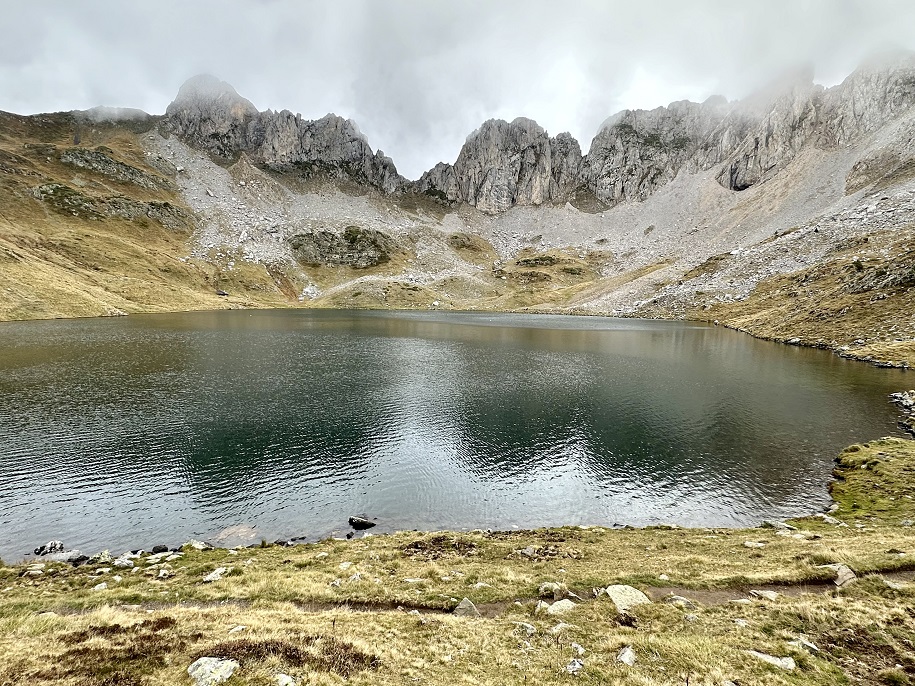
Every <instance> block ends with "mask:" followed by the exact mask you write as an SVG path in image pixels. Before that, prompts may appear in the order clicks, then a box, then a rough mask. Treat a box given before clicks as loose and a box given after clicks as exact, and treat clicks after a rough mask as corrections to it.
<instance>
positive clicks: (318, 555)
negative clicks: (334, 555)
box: [315, 553, 330, 560]
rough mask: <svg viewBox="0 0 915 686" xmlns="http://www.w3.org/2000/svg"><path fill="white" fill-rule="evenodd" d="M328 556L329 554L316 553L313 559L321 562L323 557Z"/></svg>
mask: <svg viewBox="0 0 915 686" xmlns="http://www.w3.org/2000/svg"><path fill="white" fill-rule="evenodd" d="M328 555H330V553H318V554H317V555H315V559H316V560H323V559H324V558H325V557H327V556H328Z"/></svg>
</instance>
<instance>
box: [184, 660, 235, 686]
mask: <svg viewBox="0 0 915 686" xmlns="http://www.w3.org/2000/svg"><path fill="white" fill-rule="evenodd" d="M238 667H239V665H238V663H237V662H236V661H235V660H224V659H222V658H218V657H201V658H199V659H198V660H196V661H195V662H194V663H193V664H192V665H191V666H190V667H188V668H187V673H188V674H189V675H190V677H191V678H192V679H193V680H194V683H195V685H196V686H215V684H221V683H223V682H225V681H228V679H229V677H231V676H232V674H234V673H235V670H236V669H238Z"/></svg>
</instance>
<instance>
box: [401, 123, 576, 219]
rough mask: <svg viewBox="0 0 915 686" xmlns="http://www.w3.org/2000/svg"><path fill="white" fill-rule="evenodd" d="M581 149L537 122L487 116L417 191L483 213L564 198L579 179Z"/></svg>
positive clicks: (419, 184) (423, 178) (566, 136)
mask: <svg viewBox="0 0 915 686" xmlns="http://www.w3.org/2000/svg"><path fill="white" fill-rule="evenodd" d="M581 159H582V158H581V148H580V147H579V145H578V141H576V140H575V139H574V138H572V136H571V135H569V134H568V133H562V134H560V135H559V136H557V137H556V138H550V137H549V135H548V134H547V132H546V131H544V130H543V129H542V128H541V127H540V126H538V125H537V122H535V121H532V120H530V119H524V118H518V119H515V120H514V121H512V122H511V123H509V122H506V121H503V120H501V119H490V120H489V121H487V122H485V123H484V124H483V126H481V127H480V128H479V129H477V130H476V131H474V132H473V133H472V134H470V136H468V137H467V141H466V142H465V143H464V146H463V147H462V148H461V152H460V154H459V155H458V158H457V161H455V163H454V165H450V164H444V163H439V164H437V165H436V166H435V167H433V168H432V169H431V170H430V171H428V172H426V173H425V174H423V176H422V178H420V180H419V181H418V182H417V187H418V189H419V190H420V191H421V192H424V193H427V194H429V195H433V196H437V197H440V198H442V199H446V200H448V201H450V202H455V201H463V202H466V203H468V204H469V205H474V206H476V207H477V208H478V209H480V210H482V211H484V212H489V213H493V212H502V211H504V210H507V209H509V208H510V207H512V206H513V205H541V204H543V203H545V202H549V201H551V200H560V199H565V198H566V197H567V196H568V194H569V191H570V190H571V189H572V188H574V187H575V186H577V185H579V183H580V175H579V171H580V167H581Z"/></svg>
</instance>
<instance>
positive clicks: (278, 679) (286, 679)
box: [242, 181, 295, 686]
mask: <svg viewBox="0 0 915 686" xmlns="http://www.w3.org/2000/svg"><path fill="white" fill-rule="evenodd" d="M242 183H244V181H242ZM273 681H274V682H275V683H276V686H295V679H293V678H292V677H291V676H289V675H288V674H282V673H280V674H277V675H275V676H274V677H273Z"/></svg>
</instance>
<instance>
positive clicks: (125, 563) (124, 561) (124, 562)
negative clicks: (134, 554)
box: [112, 555, 133, 569]
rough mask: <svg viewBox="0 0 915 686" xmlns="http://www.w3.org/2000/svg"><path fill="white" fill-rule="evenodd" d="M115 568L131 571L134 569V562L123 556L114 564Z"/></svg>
mask: <svg viewBox="0 0 915 686" xmlns="http://www.w3.org/2000/svg"><path fill="white" fill-rule="evenodd" d="M112 564H113V565H114V566H115V567H121V568H123V569H130V568H131V567H133V560H131V559H130V558H129V557H126V556H124V555H121V557H119V558H118V559H117V560H115V561H114V562H113V563H112Z"/></svg>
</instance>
